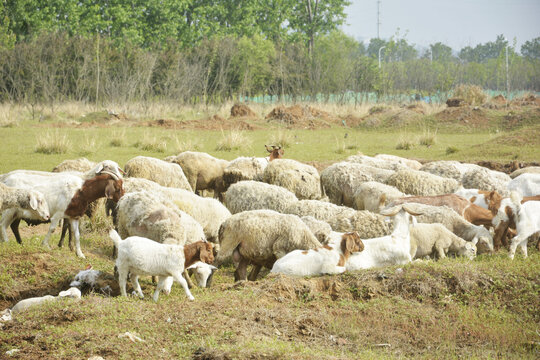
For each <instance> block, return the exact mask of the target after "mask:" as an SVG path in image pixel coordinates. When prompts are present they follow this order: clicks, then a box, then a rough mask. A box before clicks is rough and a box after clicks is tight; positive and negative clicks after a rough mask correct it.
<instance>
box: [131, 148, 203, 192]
mask: <svg viewBox="0 0 540 360" xmlns="http://www.w3.org/2000/svg"><path fill="white" fill-rule="evenodd" d="M124 169H125V171H126V176H128V177H138V178H145V179H148V180H152V181H154V182H156V183H158V184H160V185H161V186H167V187H174V188H180V189H184V190H188V191H191V192H193V188H192V187H191V186H190V184H189V182H188V179H187V178H186V175H184V171H182V168H181V167H180V166H179V165H178V164H175V163H170V162H167V161H163V160H160V159H156V158H153V157H147V156H136V157H134V158H133V159H131V160H128V162H127V163H126V165H125V166H124Z"/></svg>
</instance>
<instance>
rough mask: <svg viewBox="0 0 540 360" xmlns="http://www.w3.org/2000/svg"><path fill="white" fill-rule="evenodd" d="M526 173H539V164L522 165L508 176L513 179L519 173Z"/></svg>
mask: <svg viewBox="0 0 540 360" xmlns="http://www.w3.org/2000/svg"><path fill="white" fill-rule="evenodd" d="M526 173H530V174H540V166H528V167H524V168H522V169H518V170H516V171H514V172H513V173H511V174H510V177H511V178H512V179H515V178H516V177H518V176H519V175H521V174H526Z"/></svg>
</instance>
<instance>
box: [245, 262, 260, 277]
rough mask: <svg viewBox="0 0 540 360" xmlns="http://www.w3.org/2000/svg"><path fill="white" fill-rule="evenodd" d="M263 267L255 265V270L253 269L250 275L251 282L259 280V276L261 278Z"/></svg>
mask: <svg viewBox="0 0 540 360" xmlns="http://www.w3.org/2000/svg"><path fill="white" fill-rule="evenodd" d="M261 268H262V265H256V264H255V265H253V268H252V269H251V272H250V273H249V276H248V280H249V281H255V280H257V276H259V272H260V271H261Z"/></svg>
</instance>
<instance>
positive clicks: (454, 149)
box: [446, 146, 459, 155]
mask: <svg viewBox="0 0 540 360" xmlns="http://www.w3.org/2000/svg"><path fill="white" fill-rule="evenodd" d="M458 151H459V149H458V148H457V147H455V146H449V147H447V148H446V155H450V154H453V153H457V152H458Z"/></svg>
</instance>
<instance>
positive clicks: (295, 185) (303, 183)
mask: <svg viewBox="0 0 540 360" xmlns="http://www.w3.org/2000/svg"><path fill="white" fill-rule="evenodd" d="M263 181H264V182H266V183H268V184H272V185H279V186H282V187H284V188H286V189H288V190H290V191H291V192H293V193H294V194H295V195H296V197H298V199H320V198H321V197H322V192H321V181H320V177H319V173H318V172H317V169H315V168H314V167H313V166H310V165H307V164H303V163H301V162H299V161H296V160H291V159H276V160H273V161H271V162H270V163H269V164H268V165H267V166H266V169H264V173H263Z"/></svg>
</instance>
